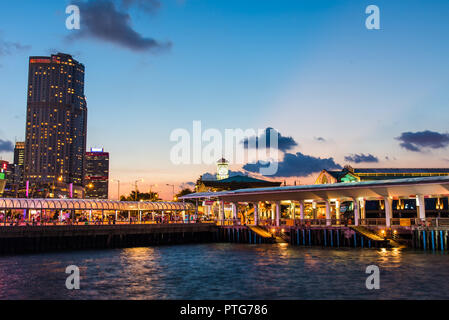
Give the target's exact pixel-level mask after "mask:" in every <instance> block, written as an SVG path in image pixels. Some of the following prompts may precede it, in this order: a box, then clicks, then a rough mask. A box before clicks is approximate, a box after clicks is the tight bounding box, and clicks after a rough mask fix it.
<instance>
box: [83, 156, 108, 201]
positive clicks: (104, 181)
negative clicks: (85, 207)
mask: <svg viewBox="0 0 449 320" xmlns="http://www.w3.org/2000/svg"><path fill="white" fill-rule="evenodd" d="M85 183H86V185H85V190H86V198H94V199H107V198H108V191H109V187H108V186H109V152H104V150H103V149H96V148H91V149H90V152H86V179H85Z"/></svg>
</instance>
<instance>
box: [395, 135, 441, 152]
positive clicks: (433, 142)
mask: <svg viewBox="0 0 449 320" xmlns="http://www.w3.org/2000/svg"><path fill="white" fill-rule="evenodd" d="M396 140H399V141H401V144H400V146H401V147H402V148H404V149H406V150H408V151H413V152H422V151H423V149H425V148H430V149H442V148H446V147H447V146H448V145H449V134H448V133H438V132H435V131H430V130H426V131H420V132H403V133H402V134H401V136H399V137H397V138H396Z"/></svg>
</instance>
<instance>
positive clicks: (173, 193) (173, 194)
mask: <svg viewBox="0 0 449 320" xmlns="http://www.w3.org/2000/svg"><path fill="white" fill-rule="evenodd" d="M167 186H171V187H172V188H173V189H172V190H173V191H172V200H173V199H174V198H175V185H174V184H168V183H167Z"/></svg>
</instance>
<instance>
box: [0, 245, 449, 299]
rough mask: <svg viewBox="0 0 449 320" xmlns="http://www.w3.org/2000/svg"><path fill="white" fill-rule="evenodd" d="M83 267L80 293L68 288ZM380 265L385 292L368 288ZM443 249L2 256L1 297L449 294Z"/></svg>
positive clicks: (171, 249)
mask: <svg viewBox="0 0 449 320" xmlns="http://www.w3.org/2000/svg"><path fill="white" fill-rule="evenodd" d="M71 264H74V265H77V266H78V267H79V268H80V271H81V290H67V289H66V288H65V279H66V276H67V274H66V273H65V268H66V266H68V265H71ZM371 264H374V265H377V266H379V268H380V272H381V283H380V286H381V289H380V290H367V289H366V288H365V280H366V277H367V276H368V275H367V274H366V273H365V269H366V267H367V266H368V265H371ZM447 279H449V259H448V255H446V254H444V253H439V252H435V253H425V252H416V251H406V250H401V249H391V250H386V249H379V250H376V249H321V248H300V247H292V246H289V245H285V244H278V245H240V244H202V245H181V246H160V247H149V248H130V249H115V250H102V251H74V252H64V253H45V254H33V255H18V256H3V257H0V299H431V298H439V299H448V298H449V281H447Z"/></svg>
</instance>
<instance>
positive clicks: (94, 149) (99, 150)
mask: <svg viewBox="0 0 449 320" xmlns="http://www.w3.org/2000/svg"><path fill="white" fill-rule="evenodd" d="M90 152H103V148H90Z"/></svg>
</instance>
